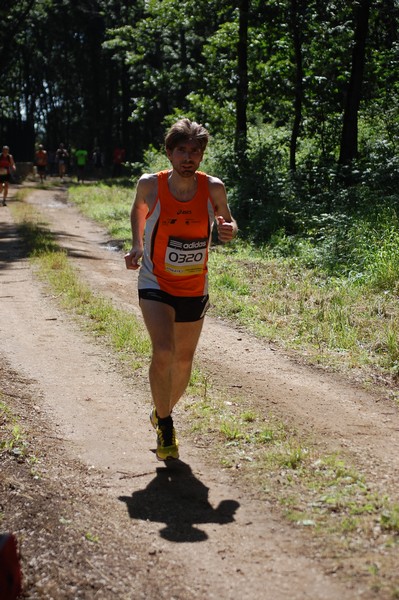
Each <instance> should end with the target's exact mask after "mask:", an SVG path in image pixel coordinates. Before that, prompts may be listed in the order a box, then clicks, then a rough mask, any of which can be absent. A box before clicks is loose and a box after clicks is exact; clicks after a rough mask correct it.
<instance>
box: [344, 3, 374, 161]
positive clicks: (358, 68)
mask: <svg viewBox="0 0 399 600" xmlns="http://www.w3.org/2000/svg"><path fill="white" fill-rule="evenodd" d="M370 2H371V0H359V2H357V3H356V5H355V9H354V20H355V33H354V44H353V52H352V68H351V74H350V79H349V84H348V90H347V94H346V102H345V110H344V117H343V124H342V136H341V146H340V155H339V162H340V164H346V163H349V162H351V161H352V160H353V159H354V158H357V156H358V112H359V106H360V100H361V91H362V83H363V74H364V65H365V53H366V40H367V34H368V23H369V15H370Z"/></svg>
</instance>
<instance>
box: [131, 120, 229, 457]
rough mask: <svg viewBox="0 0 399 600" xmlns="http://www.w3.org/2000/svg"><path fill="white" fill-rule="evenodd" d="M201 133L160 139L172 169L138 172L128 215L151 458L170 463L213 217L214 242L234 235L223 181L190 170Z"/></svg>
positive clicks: (198, 155) (191, 128) (203, 302)
mask: <svg viewBox="0 0 399 600" xmlns="http://www.w3.org/2000/svg"><path fill="white" fill-rule="evenodd" d="M208 139H209V133H208V131H207V130H206V129H205V128H204V127H203V126H202V125H199V124H198V123H195V122H191V121H190V120H188V119H181V120H179V121H177V122H176V123H175V124H174V125H173V126H172V127H171V129H170V130H169V131H168V133H167V134H166V137H165V148H166V154H167V157H168V159H169V161H170V163H171V166H172V168H171V169H169V170H166V171H161V172H159V173H156V174H144V175H142V177H141V178H140V180H139V182H138V185H137V192H136V198H135V200H134V203H133V206H132V210H131V226H132V234H133V244H132V249H131V250H130V252H129V253H128V254H126V256H125V260H126V267H127V268H128V269H138V268H139V266H140V265H139V261H140V259H142V263H141V269H140V273H139V278H138V289H139V298H140V307H141V310H142V313H143V317H144V322H145V324H146V327H147V329H148V332H149V335H150V338H151V343H152V358H151V364H150V369H149V379H150V387H151V393H152V398H153V402H154V407H153V409H152V411H151V415H150V420H151V424H152V425H153V427H154V428H155V429H156V432H157V450H156V455H157V458H158V459H159V460H166V459H169V458H178V456H179V452H178V441H177V439H176V434H175V429H174V426H173V419H172V415H171V413H172V410H173V407H174V406H175V405H176V403H177V402H178V400H179V399H180V398H181V396H182V395H183V393H184V391H185V390H186V387H187V385H188V382H189V380H190V375H191V369H192V362H193V358H194V353H195V350H196V347H197V343H198V340H199V337H200V334H201V330H202V325H203V319H204V316H205V313H206V311H207V309H208V306H209V297H208V277H207V263H208V249H209V243H210V235H211V230H212V227H213V224H214V221H215V219H216V222H217V230H218V236H219V240H220V241H221V242H228V241H230V240H232V239H233V238H234V237H235V236H236V234H237V224H236V222H235V220H234V219H233V217H232V216H231V213H230V209H229V206H228V203H227V196H226V190H225V187H224V184H223V182H222V181H221V180H220V179H218V178H216V177H211V176H209V175H206V174H205V173H202V172H200V171H198V168H199V166H200V163H201V161H202V158H203V155H204V151H205V149H206V146H207V143H208Z"/></svg>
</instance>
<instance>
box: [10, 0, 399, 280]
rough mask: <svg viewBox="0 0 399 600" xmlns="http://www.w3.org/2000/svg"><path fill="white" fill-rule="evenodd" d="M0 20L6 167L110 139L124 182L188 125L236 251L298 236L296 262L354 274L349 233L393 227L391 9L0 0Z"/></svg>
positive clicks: (329, 4) (394, 54) (396, 113)
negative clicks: (207, 141) (302, 259)
mask: <svg viewBox="0 0 399 600" xmlns="http://www.w3.org/2000/svg"><path fill="white" fill-rule="evenodd" d="M0 17H1V21H2V22H3V23H6V26H5V27H2V28H1V30H0V57H1V60H0V65H1V66H0V69H1V78H0V106H1V112H0V137H1V143H2V144H8V145H9V146H10V147H11V149H12V152H13V154H14V157H15V159H16V160H17V161H18V160H20V161H23V160H24V161H29V160H32V157H33V154H34V147H35V144H36V145H37V144H38V143H43V144H44V145H45V147H46V148H48V149H51V148H52V149H56V147H57V146H58V144H59V143H60V142H61V141H62V142H63V143H65V144H67V145H68V146H69V147H70V148H77V147H78V146H80V147H85V148H86V149H87V150H88V151H89V153H91V152H92V151H93V149H94V148H95V147H100V148H101V149H102V151H103V152H104V155H105V158H106V161H108V162H109V161H110V159H111V153H112V149H113V147H115V145H117V144H120V145H122V146H123V147H124V148H125V149H126V158H127V164H128V166H129V174H130V175H131V176H132V177H135V176H137V174H138V173H139V172H140V171H141V170H142V169H143V168H145V166H146V165H151V162H152V163H154V164H155V163H156V162H157V159H156V156H157V153H159V152H160V150H161V148H162V142H163V135H164V131H165V128H166V127H167V126H168V125H169V124H170V123H171V122H173V121H174V120H175V119H176V118H178V117H180V116H187V117H189V118H192V119H195V120H197V121H199V122H201V123H203V124H204V125H206V126H207V127H208V128H209V131H210V133H211V135H212V143H211V146H210V149H209V152H208V157H207V159H206V163H205V165H204V168H205V167H206V169H207V170H208V171H209V170H212V171H213V174H215V175H218V176H219V177H221V178H222V179H223V181H224V182H225V184H226V187H227V188H228V191H229V201H230V204H231V206H232V208H233V212H234V215H235V216H236V218H237V220H238V221H239V224H240V232H241V236H242V237H243V238H245V239H247V240H248V241H250V242H251V243H254V244H256V245H258V246H259V245H262V244H265V243H270V244H272V245H273V244H274V245H275V246H276V248H277V247H278V248H279V251H280V252H281V253H290V254H292V253H294V254H295V253H298V252H302V251H303V250H302V249H303V241H304V240H306V244H307V245H309V244H311V245H312V246H315V245H316V246H317V252H312V253H308V254H309V262H310V263H312V264H313V263H315V262H317V261H318V262H319V263H320V264H322V265H323V268H327V269H332V270H333V271H335V270H337V269H338V270H340V271H341V272H342V271H344V272H349V271H353V270H354V271H359V272H360V271H361V270H362V265H361V264H360V263H362V261H363V262H364V256H363V255H362V257H361V258H359V257H357V256H356V253H358V252H357V250H355V249H354V247H353V238H354V237H356V238H357V239H359V235H360V237H362V235H363V236H364V238H363V242H364V244H365V245H367V244H368V243H370V232H369V225H370V226H371V225H372V226H373V228H374V230H375V238H376V243H377V244H378V243H379V242H378V240H379V230H378V227H379V223H382V225H381V227H383V228H384V231H386V227H388V228H389V230H390V231H391V233H392V235H394V237H395V236H396V234H397V232H398V231H399V230H398V224H397V209H398V202H399V192H398V190H399V157H398V150H399V78H398V75H399V69H398V62H399V33H398V23H399V2H398V1H397V0H356V1H349V2H348V1H347V0H334V1H331V0H323V1H322V0H236V1H231V0H180V1H179V2H176V1H174V0H79V2H78V1H77V0H19V1H18V2H14V3H6V2H5V0H1V2H0ZM359 219H360V222H361V226H360V225H359ZM365 223H366V225H365ZM387 223H388V225H387ZM359 228H360V229H359ZM398 236H399V233H398ZM390 239H391V238H390ZM310 255H311V256H310Z"/></svg>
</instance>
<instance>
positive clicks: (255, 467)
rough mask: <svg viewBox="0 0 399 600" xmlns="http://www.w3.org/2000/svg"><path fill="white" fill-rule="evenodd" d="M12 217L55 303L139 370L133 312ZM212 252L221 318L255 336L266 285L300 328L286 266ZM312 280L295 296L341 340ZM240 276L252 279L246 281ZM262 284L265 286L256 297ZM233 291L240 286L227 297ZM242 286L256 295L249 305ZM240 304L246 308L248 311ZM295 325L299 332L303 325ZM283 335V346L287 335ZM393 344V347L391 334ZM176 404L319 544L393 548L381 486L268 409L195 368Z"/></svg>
mask: <svg viewBox="0 0 399 600" xmlns="http://www.w3.org/2000/svg"><path fill="white" fill-rule="evenodd" d="M15 217H16V219H17V220H18V221H19V223H20V225H19V226H20V231H21V234H22V235H23V236H25V240H26V244H27V247H28V248H29V254H30V256H32V261H33V264H34V267H35V269H36V270H37V272H38V274H39V276H40V277H41V278H43V279H44V280H45V281H46V282H47V284H48V285H49V286H50V287H51V290H52V291H53V294H54V296H55V297H56V298H57V300H58V302H60V303H61V304H62V305H63V306H64V307H65V308H67V309H68V310H71V311H72V312H73V314H76V315H78V316H79V317H80V318H81V322H82V323H84V324H85V326H86V327H88V328H89V329H90V330H91V331H92V332H93V333H94V334H95V335H97V336H101V337H102V338H103V339H105V340H106V341H107V343H110V344H111V345H112V347H113V348H114V349H115V350H117V351H118V352H119V355H120V356H121V357H122V358H123V359H124V360H126V357H127V356H129V360H131V361H132V362H131V364H132V365H133V367H134V368H140V367H141V366H142V365H143V357H144V359H146V357H148V356H149V344H148V341H147V336H146V335H145V333H144V331H143V328H142V326H141V325H140V323H138V322H136V321H135V319H134V318H133V315H131V314H129V315H127V314H126V313H124V312H123V311H117V310H115V309H114V308H113V307H112V304H111V303H109V302H107V301H105V300H104V299H102V298H101V297H98V296H96V295H94V294H93V293H92V292H91V291H90V290H89V289H88V288H87V287H86V286H85V285H84V284H83V283H82V282H80V281H79V279H78V277H77V274H76V273H75V272H74V270H73V268H72V267H71V265H70V263H69V261H68V257H67V255H66V254H65V252H62V251H60V250H59V248H57V245H56V244H55V242H54V239H53V238H52V236H51V234H50V233H49V232H48V230H47V229H46V227H45V224H44V223H43V222H42V220H41V217H40V215H35V214H34V212H32V211H31V209H30V208H29V207H27V208H26V211H25V205H24V204H21V205H20V206H19V205H15ZM214 255H215V261H216V262H215V264H214V265H213V267H214V270H215V271H217V270H218V269H219V270H221V271H223V270H225V269H227V268H228V269H229V270H230V271H231V272H230V273H229V278H228V279H226V277H224V278H221V279H220V280H219V281H220V282H221V284H220V294H221V296H220V297H219V301H220V300H221V298H223V301H220V309H221V310H222V311H225V310H226V316H231V315H230V311H231V309H230V307H229V305H228V303H229V302H231V304H232V305H233V304H234V305H235V306H237V310H234V311H232V312H233V314H234V315H235V318H236V319H237V320H240V322H242V323H243V324H245V325H246V326H247V327H248V328H249V329H251V328H253V330H254V331H256V332H257V333H258V334H260V333H259V331H257V326H259V324H257V318H259V314H264V312H262V311H265V308H264V307H263V302H264V303H268V302H271V300H270V299H269V298H268V297H267V296H268V293H269V291H270V290H273V291H274V292H275V295H276V296H277V298H275V302H276V303H277V304H276V307H277V305H278V307H279V311H277V312H278V313H279V314H280V316H281V319H282V322H286V323H288V321H289V320H290V319H289V318H288V317H293V316H295V317H296V319H298V321H297V327H299V317H298V315H299V314H301V313H300V310H301V311H302V313H304V312H305V309H306V307H305V306H303V307H302V309H299V308H298V307H293V306H291V311H289V310H288V306H289V305H290V302H288V300H292V299H293V298H294V297H295V294H298V293H299V292H298V290H297V289H296V288H295V285H293V283H292V281H291V278H290V270H289V265H288V263H285V264H284V265H280V266H278V265H277V264H276V263H274V262H271V261H269V260H268V259H267V258H265V257H263V256H258V255H255V256H253V255H252V251H250V250H249V249H248V248H241V246H240V244H237V246H236V247H235V248H234V247H233V248H232V249H227V248H221V249H218V251H217V252H215V253H214ZM217 258H218V259H220V262H218V261H217V260H216V259H217ZM212 260H213V258H212ZM273 269H274V271H273V273H274V275H275V276H274V277H273V278H272V277H271V275H270V272H271V271H272V270H273ZM244 272H245V278H244V275H242V277H241V281H240V276H239V274H240V273H244ZM277 275H278V276H277ZM313 276H314V275H312V274H311V273H309V274H308V273H304V274H303V276H302V277H300V275H299V273H297V276H296V281H297V282H298V284H301V285H302V286H303V287H302V289H303V290H304V289H306V290H307V296H306V302H305V298H304V297H303V298H302V300H303V302H304V303H305V304H308V307H311V308H313V311H310V312H313V313H314V315H316V316H314V317H313V318H314V323H319V324H320V329H321V330H322V325H323V323H324V321H325V320H326V319H327V318H328V313H329V312H331V311H330V308H331V307H333V306H335V309H336V310H335V314H336V315H337V314H339V319H338V318H337V316H335V317H334V324H335V329H334V331H336V333H334V334H333V333H330V336H332V335H335V336H336V337H338V336H340V339H342V336H343V333H345V336H346V338H345V339H348V332H347V331H344V330H345V329H347V328H348V327H349V326H351V325H353V323H354V322H355V321H356V319H357V318H358V316H357V315H354V314H350V312H349V311H347V310H345V303H344V302H343V301H342V299H340V297H339V295H338V292H337V290H336V289H335V288H334V286H333V285H332V283H330V282H324V288H323V294H324V295H322V293H321V291H320V290H319V296H317V294H316V292H317V290H316V289H314V288H313V287H312V286H311V281H312V277H313ZM216 279H217V273H216ZM226 282H228V285H226ZM245 282H249V285H248V287H246V283H245ZM263 284H265V285H266V284H267V285H268V286H269V289H268V290H267V291H266V292H263V293H260V292H261V287H262V285H263ZM321 287H323V286H321ZM236 289H237V290H238V292H237V293H234V292H235V290H236ZM249 290H252V291H251V294H252V296H253V297H254V298H258V301H257V302H254V303H252V305H251V300H250V295H249ZM256 292H258V296H257V295H256ZM215 293H216V294H217V293H218V292H217V291H216V292H215ZM284 296H285V297H286V303H285V304H284V303H283V300H282V299H283V297H284ZM279 299H280V300H281V303H279V302H278V301H279ZM322 300H323V301H322ZM381 300H383V298H381ZM386 301H387V302H388V300H387V299H386ZM237 303H238V304H237ZM241 303H242V304H241ZM218 304H219V302H218ZM243 304H246V305H247V308H246V310H244V308H243ZM391 308H392V307H391V306H390V305H389V306H388V304H387V303H385V304H383V305H382V304H380V305H379V308H378V312H377V314H378V315H382V316H383V318H385V315H387V314H391V313H390V310H391ZM243 315H244V316H243ZM255 315H258V317H256V316H255ZM316 317H317V318H316ZM359 318H360V317H359ZM241 319H242V320H241ZM294 320H295V319H292V321H294ZM287 326H288V327H289V326H290V325H289V323H288V324H287ZM301 327H303V328H305V325H304V323H302V325H301ZM292 331H293V330H291V334H292ZM280 335H281V337H280V338H279V340H280V342H281V343H283V340H284V339H285V335H286V332H281V333H280ZM303 335H305V333H304V334H303ZM308 335H309V334H308ZM320 335H321V333H320ZM380 335H381V332H380ZM349 337H350V336H349ZM380 339H382V337H381V338H380ZM313 343H314V342H313ZM391 345H392V352H393V351H395V344H394V341H392V340H391ZM319 346H320V344H319ZM181 406H182V409H183V410H185V411H189V413H190V419H187V422H189V423H190V424H192V428H191V436H192V437H193V438H194V439H199V440H201V443H203V444H205V445H206V446H207V447H212V448H213V450H212V456H213V455H215V456H216V457H217V459H218V461H219V462H220V464H222V466H223V467H225V468H231V469H234V471H235V473H237V475H238V476H239V477H241V478H242V480H243V482H244V483H246V484H248V485H250V486H251V487H252V488H253V489H256V490H257V493H261V494H262V495H264V497H265V498H266V499H269V500H270V501H272V502H273V503H275V504H279V505H280V506H281V510H282V512H283V514H284V515H285V517H286V518H287V520H289V521H290V522H293V523H294V524H295V526H298V527H306V528H308V529H310V530H312V531H313V534H314V535H315V536H316V537H318V539H319V541H320V543H321V544H334V545H335V548H336V552H337V553H339V554H341V555H342V556H344V554H345V552H348V549H350V548H353V547H355V546H359V547H361V548H363V549H366V548H367V552H373V553H375V555H376V556H379V554H380V552H388V550H387V549H388V548H393V549H394V550H393V551H395V549H396V548H397V544H398V540H399V506H398V505H396V504H395V503H394V502H392V501H390V499H389V498H388V497H386V496H385V495H384V493H383V490H378V489H375V490H373V489H372V488H371V486H370V485H368V484H367V481H366V478H365V476H363V475H362V474H359V473H357V472H356V471H355V470H354V469H353V468H352V467H350V466H348V465H346V464H345V462H344V461H343V460H342V459H341V458H340V457H337V456H323V455H320V453H319V452H318V451H317V449H316V447H315V446H314V444H312V441H311V440H304V439H302V438H301V436H300V435H298V433H297V432H295V431H293V430H290V429H288V428H287V427H286V426H285V425H284V424H283V423H281V422H279V420H278V419H276V418H275V417H274V416H273V415H264V414H259V413H258V411H257V409H256V408H255V407H253V406H251V404H250V401H249V400H247V399H246V398H245V397H241V396H240V397H237V398H234V397H231V395H230V394H229V392H228V390H225V391H223V390H221V391H215V390H214V389H213V388H212V382H211V380H210V378H209V377H208V376H207V375H206V374H204V373H202V372H201V371H199V370H198V369H196V370H195V371H194V372H193V376H192V379H191V383H190V389H189V392H188V394H187V397H186V398H185V399H184V400H183V401H182V403H181ZM210 458H211V457H210ZM371 532H372V534H371ZM373 577H374V579H375V578H376V575H375V574H373ZM381 577H383V570H382V571H381ZM395 585H397V582H396V584H395Z"/></svg>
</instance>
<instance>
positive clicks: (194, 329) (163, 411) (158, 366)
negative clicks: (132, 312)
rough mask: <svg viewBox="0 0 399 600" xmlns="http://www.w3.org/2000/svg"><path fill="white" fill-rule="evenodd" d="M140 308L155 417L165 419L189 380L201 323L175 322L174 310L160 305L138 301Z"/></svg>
mask: <svg viewBox="0 0 399 600" xmlns="http://www.w3.org/2000/svg"><path fill="white" fill-rule="evenodd" d="M140 306H141V310H142V313H143V317H144V322H145V324H146V327H147V329H148V333H149V335H150V338H151V342H152V359H151V365H150V370H149V378H150V386H151V393H152V397H153V401H154V404H155V407H156V409H157V415H158V417H160V418H165V417H167V416H169V415H170V413H171V411H172V408H173V407H174V406H175V404H176V402H177V401H178V400H179V399H180V398H181V396H182V394H183V393H184V391H185V389H186V387H187V384H188V382H189V380H190V375H191V368H192V362H193V357H194V353H195V349H196V347H197V343H198V340H199V336H200V334H201V330H202V325H203V320H201V321H194V322H193V323H175V311H174V309H173V308H172V307H171V306H169V305H167V304H164V303H163V302H156V301H153V300H141V302H140Z"/></svg>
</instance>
